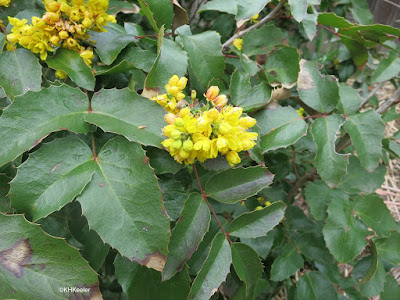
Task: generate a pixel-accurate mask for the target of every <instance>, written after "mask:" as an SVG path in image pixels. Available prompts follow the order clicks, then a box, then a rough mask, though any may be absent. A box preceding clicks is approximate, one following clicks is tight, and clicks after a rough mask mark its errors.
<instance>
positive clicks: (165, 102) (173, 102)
mask: <svg viewBox="0 0 400 300" xmlns="http://www.w3.org/2000/svg"><path fill="white" fill-rule="evenodd" d="M186 84H187V78H186V77H181V78H180V79H179V77H178V76H177V75H174V76H172V77H171V79H170V80H169V81H168V84H167V85H166V86H165V90H166V91H167V93H166V94H162V95H158V96H157V97H154V98H151V100H156V101H157V103H158V104H160V105H161V106H164V108H165V110H166V111H168V112H170V113H174V114H176V113H177V112H178V110H179V109H178V103H179V101H181V100H183V99H184V98H185V94H184V93H182V91H183V89H184V88H185V87H186Z"/></svg>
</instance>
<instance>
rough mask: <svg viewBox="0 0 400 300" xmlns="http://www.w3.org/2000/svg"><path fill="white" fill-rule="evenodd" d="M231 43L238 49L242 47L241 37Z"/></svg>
mask: <svg viewBox="0 0 400 300" xmlns="http://www.w3.org/2000/svg"><path fill="white" fill-rule="evenodd" d="M232 44H233V46H235V47H236V48H237V49H238V50H240V51H241V50H242V48H243V40H242V39H235V40H234V41H233V43H232Z"/></svg>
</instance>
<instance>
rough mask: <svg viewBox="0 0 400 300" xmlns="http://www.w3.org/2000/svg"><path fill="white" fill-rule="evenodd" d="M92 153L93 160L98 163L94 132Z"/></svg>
mask: <svg viewBox="0 0 400 300" xmlns="http://www.w3.org/2000/svg"><path fill="white" fill-rule="evenodd" d="M92 151H93V160H94V161H96V162H97V154H96V143H95V142H94V134H93V132H92Z"/></svg>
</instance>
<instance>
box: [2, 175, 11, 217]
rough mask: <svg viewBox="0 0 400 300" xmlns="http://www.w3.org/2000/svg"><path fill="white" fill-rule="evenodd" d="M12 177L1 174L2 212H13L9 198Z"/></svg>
mask: <svg viewBox="0 0 400 300" xmlns="http://www.w3.org/2000/svg"><path fill="white" fill-rule="evenodd" d="M11 179H12V178H10V177H8V176H6V175H4V174H0V212H3V213H12V212H13V209H12V208H11V205H10V199H9V198H8V196H7V195H8V191H9V190H10V184H9V183H10V181H11Z"/></svg>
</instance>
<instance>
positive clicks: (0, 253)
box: [0, 213, 101, 300]
mask: <svg viewBox="0 0 400 300" xmlns="http://www.w3.org/2000/svg"><path fill="white" fill-rule="evenodd" d="M0 232H1V238H0V240H1V243H0V282H1V285H0V295H1V296H2V297H5V298H10V299H49V298H51V299H55V300H56V299H60V300H61V299H65V298H66V297H69V298H73V297H74V295H76V294H75V293H74V292H70V291H68V290H65V291H60V288H62V287H77V288H87V292H85V291H83V292H82V293H80V295H81V296H82V297H87V298H91V299H95V298H96V297H100V296H101V293H100V290H99V283H98V279H97V274H96V272H95V271H94V270H93V269H92V268H91V267H90V266H89V264H88V263H87V261H85V260H84V259H83V258H82V257H81V255H80V254H79V251H78V249H76V248H73V247H71V246H70V245H68V244H67V243H66V241H65V240H64V239H60V238H54V237H52V236H50V235H48V234H46V233H45V232H43V231H42V229H41V228H40V226H39V225H37V224H33V223H30V222H28V221H27V220H26V219H25V218H24V216H23V215H3V214H2V213H0ZM32 285H34V286H35V288H32Z"/></svg>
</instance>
